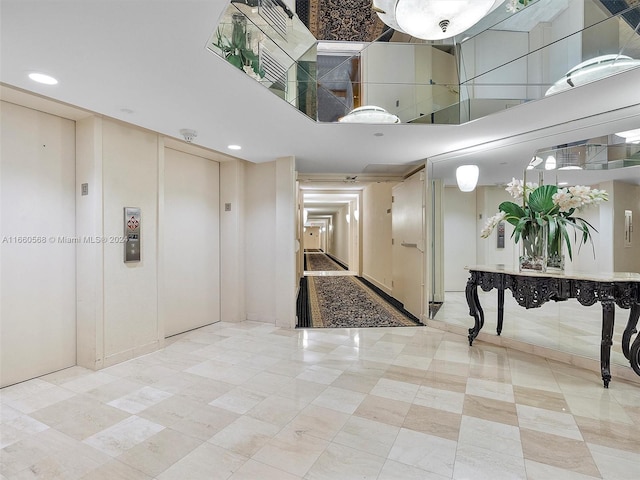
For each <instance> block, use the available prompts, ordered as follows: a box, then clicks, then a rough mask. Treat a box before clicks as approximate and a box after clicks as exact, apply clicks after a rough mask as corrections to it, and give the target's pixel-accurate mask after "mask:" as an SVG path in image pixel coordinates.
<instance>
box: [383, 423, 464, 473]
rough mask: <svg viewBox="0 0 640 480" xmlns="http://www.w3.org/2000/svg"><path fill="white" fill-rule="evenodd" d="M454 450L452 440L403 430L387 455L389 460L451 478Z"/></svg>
mask: <svg viewBox="0 0 640 480" xmlns="http://www.w3.org/2000/svg"><path fill="white" fill-rule="evenodd" d="M456 448H457V443H456V442H454V441H452V440H446V439H444V438H441V437H436V436H434V435H428V434H425V433H421V432H416V431H413V430H407V429H405V428H403V429H401V430H400V433H399V434H398V437H397V439H396V441H395V443H394V445H393V447H392V449H391V452H390V453H389V458H390V459H391V460H395V461H396V462H400V463H404V464H405V465H409V466H412V467H417V468H420V469H423V470H427V471H428V472H432V473H437V474H439V475H443V476H447V477H449V478H451V477H452V475H453V466H454V463H455V456H456Z"/></svg>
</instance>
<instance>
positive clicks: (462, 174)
mask: <svg viewBox="0 0 640 480" xmlns="http://www.w3.org/2000/svg"><path fill="white" fill-rule="evenodd" d="M479 174H480V169H479V168H478V166H477V165H461V166H459V167H458V168H456V181H457V182H458V188H459V189H460V191H461V192H472V191H473V190H474V189H475V188H476V185H477V184H478V176H479Z"/></svg>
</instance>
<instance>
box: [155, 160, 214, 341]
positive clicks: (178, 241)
mask: <svg viewBox="0 0 640 480" xmlns="http://www.w3.org/2000/svg"><path fill="white" fill-rule="evenodd" d="M219 185H220V178H219V164H218V163H217V162H214V161H211V160H208V159H206V158H202V157H198V156H195V155H191V154H188V153H184V152H179V151H176V150H172V149H168V148H165V174H164V202H163V203H164V215H163V218H164V226H163V232H162V233H163V236H162V247H161V254H162V256H163V264H164V271H163V272H162V276H161V278H162V279H163V282H162V284H161V285H160V288H161V292H162V295H161V297H160V300H161V301H162V302H163V304H164V319H165V322H164V323H165V336H167V337H168V336H170V335H175V334H177V333H182V332H185V331H187V330H192V329H194V328H198V327H201V326H203V325H208V324H210V323H214V322H218V321H220V228H219V225H220V218H219V216H220V212H219V210H220V206H219V199H220V192H219Z"/></svg>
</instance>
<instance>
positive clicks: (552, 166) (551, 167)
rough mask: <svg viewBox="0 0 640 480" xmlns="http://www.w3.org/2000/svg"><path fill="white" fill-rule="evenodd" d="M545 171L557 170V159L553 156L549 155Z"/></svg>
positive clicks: (545, 163)
mask: <svg viewBox="0 0 640 480" xmlns="http://www.w3.org/2000/svg"><path fill="white" fill-rule="evenodd" d="M544 169H545V170H555V169H556V157H554V156H553V155H549V156H548V157H547V159H546V160H545V162H544Z"/></svg>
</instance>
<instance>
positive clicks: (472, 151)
mask: <svg viewBox="0 0 640 480" xmlns="http://www.w3.org/2000/svg"><path fill="white" fill-rule="evenodd" d="M288 3H291V2H288ZM227 4H228V1H227V0H145V1H142V0H139V1H138V0H82V1H80V0H2V3H1V4H0V22H1V24H0V44H1V47H0V81H1V82H2V83H3V84H4V85H8V86H12V87H17V88H19V89H24V90H26V91H30V92H34V93H36V94H39V95H42V96H45V97H49V98H52V99H55V100H58V101H60V102H65V103H67V104H70V105H73V106H78V107H81V108H83V109H86V110H89V111H91V112H96V113H99V114H102V115H105V116H109V117H113V118H116V119H120V120H123V121H125V122H128V123H131V124H135V125H138V126H141V127H144V128H148V129H150V130H153V131H157V132H160V133H162V134H164V135H167V136H169V137H175V138H177V139H179V140H181V136H180V133H179V131H180V129H183V128H189V129H194V130H196V131H197V132H198V136H197V138H196V139H195V140H194V143H195V144H197V145H199V146H202V147H205V148H207V149H211V150H214V151H218V152H222V153H224V154H227V155H235V156H237V157H239V158H242V159H245V160H248V161H250V162H267V161H272V160H274V159H276V158H278V157H283V156H291V155H292V156H295V158H296V168H297V170H298V171H299V172H302V173H305V174H311V173H316V174H328V173H336V174H348V173H350V174H362V173H363V172H365V171H367V168H368V169H369V171H371V170H377V171H384V166H387V167H388V168H389V169H390V170H393V167H394V166H396V167H397V166H400V165H405V166H406V167H407V170H410V169H411V168H413V167H414V166H416V165H419V164H422V163H424V161H425V160H426V159H429V160H431V161H433V162H434V163H433V169H432V172H433V173H435V174H437V175H439V176H442V177H444V178H446V179H447V182H449V183H450V182H451V181H452V179H453V175H452V172H453V170H454V168H455V167H456V166H457V165H459V164H462V163H471V162H473V163H477V164H478V165H480V169H481V176H480V182H481V183H484V184H492V183H500V182H503V181H504V179H505V178H506V179H510V178H511V176H521V174H522V170H523V168H524V166H525V165H526V164H527V163H528V161H529V159H530V158H531V156H532V153H533V152H534V151H535V150H537V149H539V148H545V147H549V146H551V145H557V144H563V143H568V142H574V141H579V140H584V139H587V138H593V137H598V136H602V135H607V134H609V133H613V132H616V131H622V130H630V129H633V128H638V127H640V89H638V88H637V85H640V69H635V70H632V71H628V72H626V73H623V74H619V75H617V76H615V77H612V78H608V79H605V80H601V81H598V82H595V83H593V84H590V85H585V86H583V87H580V88H577V89H574V90H572V91H568V92H564V93H561V94H558V95H555V96H553V97H549V98H545V99H542V100H538V101H533V102H529V103H527V104H523V105H520V106H517V107H514V108H511V109H509V110H505V111H503V112H500V113H497V114H493V115H490V116H488V117H485V118H481V119H479V120H476V121H473V122H469V123H467V124H464V125H459V126H445V125H418V124H412V125H357V124H321V123H315V122H313V121H312V120H310V119H309V118H307V117H306V116H305V115H303V114H302V113H300V112H298V111H297V110H296V109H295V108H294V107H292V106H290V105H288V104H287V103H285V102H283V101H282V100H280V99H279V98H278V97H276V96H275V95H272V94H271V93H270V92H268V91H267V90H266V89H265V88H264V87H262V86H261V85H259V84H258V83H256V82H254V81H253V80H252V79H251V78H249V77H248V76H247V75H245V74H243V73H242V72H241V71H240V70H238V69H236V68H234V67H233V66H231V65H229V64H228V63H227V62H225V61H224V60H222V59H221V58H219V57H218V56H216V55H214V54H212V53H211V52H209V51H207V50H206V48H205V45H206V43H207V41H208V39H209V37H210V36H211V34H212V32H213V31H214V30H215V28H216V25H217V23H218V20H219V18H220V17H221V15H222V13H223V12H224V10H225V9H226V7H227ZM32 71H39V72H44V73H48V74H50V75H53V76H54V77H56V78H57V79H58V80H59V84H58V85H55V86H45V85H39V84H35V83H33V82H31V81H30V80H29V79H28V78H27V74H28V73H30V72H32ZM128 112H131V113H128ZM274 119H277V121H274ZM374 133H383V136H374ZM229 144H240V145H242V147H243V148H242V150H241V151H240V152H239V153H235V152H231V151H229V150H227V145H229ZM376 166H377V167H376ZM381 166H382V167H381ZM631 172H632V173H631V174H629V172H626V173H625V175H624V178H625V179H629V178H630V179H631V181H635V182H636V183H639V184H640V170H638V169H632V170H631ZM603 175H605V176H611V175H620V174H619V173H617V174H616V173H615V172H614V173H611V172H609V173H605V174H603ZM317 186H318V185H317V184H316V187H317Z"/></svg>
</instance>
